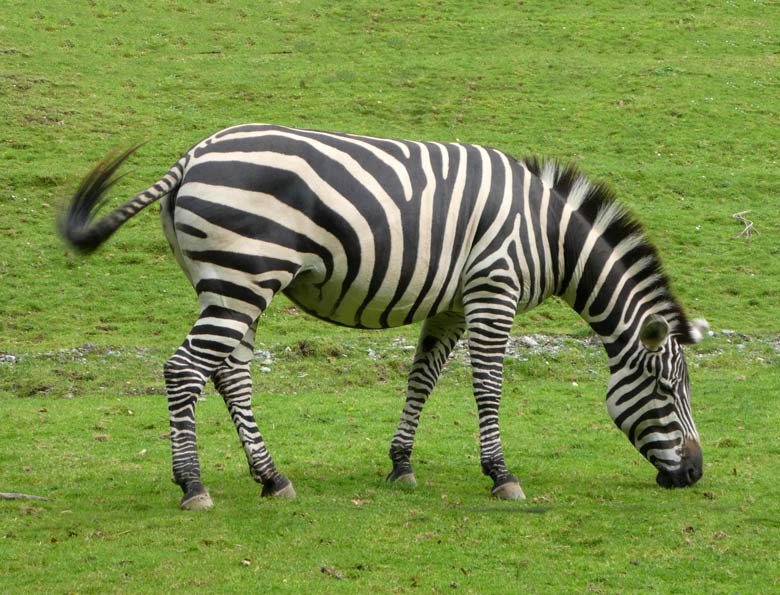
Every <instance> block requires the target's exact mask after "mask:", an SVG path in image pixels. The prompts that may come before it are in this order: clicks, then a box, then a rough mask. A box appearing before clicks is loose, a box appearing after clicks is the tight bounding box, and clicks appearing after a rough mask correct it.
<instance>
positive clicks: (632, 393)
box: [607, 314, 707, 488]
mask: <svg viewBox="0 0 780 595" xmlns="http://www.w3.org/2000/svg"><path fill="white" fill-rule="evenodd" d="M684 326H685V331H684V332H682V333H680V332H671V331H670V325H669V322H668V321H667V320H666V319H665V318H664V317H663V316H659V315H657V314H651V315H649V316H647V317H646V318H645V319H644V320H643V322H642V323H641V325H640V328H639V331H638V335H637V339H636V340H635V342H634V345H633V350H629V355H628V357H626V358H621V360H622V363H621V365H619V366H618V365H614V366H613V367H612V369H611V372H612V375H611V378H610V382H609V388H608V389H607V409H608V410H609V413H610V415H611V416H612V419H613V420H614V421H615V424H616V425H617V426H618V427H619V428H620V429H621V430H623V432H624V433H625V434H626V435H627V436H628V439H629V440H630V441H631V443H632V444H633V445H634V446H635V447H636V449H637V450H638V451H639V452H640V453H641V454H642V455H643V456H644V457H645V458H646V459H647V460H648V461H650V463H652V464H653V465H654V466H655V467H656V469H658V475H657V476H656V482H657V483H658V485H660V486H662V487H665V488H672V487H685V486H689V485H693V484H694V483H696V482H697V481H698V480H699V479H700V478H701V476H702V452H701V446H700V444H699V435H698V432H697V431H696V426H695V425H694V423H693V417H692V415H691V403H690V383H689V381H688V367H687V365H686V363H685V357H684V355H683V350H682V344H684V343H695V342H698V341H699V340H701V338H702V336H703V334H704V332H705V331H706V329H707V323H706V321H704V320H697V321H694V322H692V323H687V322H686V323H684Z"/></svg>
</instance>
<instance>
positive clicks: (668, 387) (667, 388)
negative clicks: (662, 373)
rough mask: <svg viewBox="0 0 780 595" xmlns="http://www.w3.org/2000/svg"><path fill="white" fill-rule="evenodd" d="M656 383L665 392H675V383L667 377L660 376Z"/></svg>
mask: <svg viewBox="0 0 780 595" xmlns="http://www.w3.org/2000/svg"><path fill="white" fill-rule="evenodd" d="M656 385H657V386H658V388H659V389H660V390H661V392H663V393H667V394H674V385H673V384H672V383H671V382H669V381H668V380H667V379H666V378H659V379H658V381H657V382H656Z"/></svg>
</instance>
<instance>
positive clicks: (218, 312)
mask: <svg viewBox="0 0 780 595" xmlns="http://www.w3.org/2000/svg"><path fill="white" fill-rule="evenodd" d="M257 315H259V312H258V313H257V314H256V315H254V316H251V315H248V314H246V313H242V312H237V311H235V310H229V309H226V308H223V307H219V306H209V307H206V308H205V309H204V310H203V311H202V312H201V315H200V318H199V319H198V321H197V322H196V323H195V325H194V326H193V327H192V330H191V331H190V334H189V335H187V338H186V339H185V340H184V343H182V346H181V347H179V349H178V350H177V351H176V353H175V354H174V355H173V356H172V357H171V358H170V359H169V360H168V361H167V362H165V366H164V375H165V390H166V393H167V395H168V415H169V418H170V424H171V455H172V466H173V481H174V483H176V484H178V485H179V486H180V487H181V489H182V491H183V492H184V496H183V497H182V499H181V508H182V509H185V510H204V509H207V508H210V507H211V506H212V505H213V502H212V500H211V496H210V495H209V493H208V490H207V489H206V488H205V487H204V485H203V483H202V482H201V476H200V463H199V461H198V449H197V440H196V434H195V405H196V403H197V401H198V397H199V396H200V394H201V391H202V389H203V386H204V384H205V383H206V380H207V379H208V378H209V377H211V375H212V374H213V373H214V371H215V370H216V369H217V368H218V367H219V366H220V364H222V363H223V362H224V360H225V359H226V358H227V356H229V355H230V354H231V353H232V352H233V351H234V350H235V348H236V347H237V346H238V345H239V343H240V341H241V339H242V338H243V337H244V336H245V335H246V333H247V331H248V330H249V328H250V327H251V326H252V324H253V322H254V320H255V319H256V318H257Z"/></svg>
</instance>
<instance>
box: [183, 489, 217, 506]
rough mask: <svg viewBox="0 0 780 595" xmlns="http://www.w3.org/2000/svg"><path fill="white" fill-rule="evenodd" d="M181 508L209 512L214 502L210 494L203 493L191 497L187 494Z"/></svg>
mask: <svg viewBox="0 0 780 595" xmlns="http://www.w3.org/2000/svg"><path fill="white" fill-rule="evenodd" d="M179 506H180V508H181V509H182V510H208V509H209V508H211V507H212V506H214V502H213V501H212V499H211V496H209V493H208V492H201V493H199V494H194V495H189V496H188V495H187V494H185V495H184V497H183V498H182V499H181V504H180V505H179Z"/></svg>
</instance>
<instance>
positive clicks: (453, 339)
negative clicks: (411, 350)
mask: <svg viewBox="0 0 780 595" xmlns="http://www.w3.org/2000/svg"><path fill="white" fill-rule="evenodd" d="M464 329H465V321H464V319H463V314H461V313H456V312H444V313H442V314H438V315H437V316H434V317H432V318H429V319H427V320H426V321H425V322H424V323H423V326H422V331H421V332H420V338H419V340H418V342H417V351H416V353H415V356H414V363H413V364H412V368H411V370H410V371H409V380H408V388H407V393H406V402H405V404H404V408H403V411H402V412H401V420H400V421H399V422H398V429H397V430H396V432H395V435H394V436H393V440H392V441H391V443H390V459H391V460H392V462H393V470H392V471H391V472H390V474H389V475H388V476H387V481H391V482H397V483H408V484H411V485H416V483H417V480H416V478H415V476H414V470H413V469H412V463H411V456H412V448H413V446H414V435H415V433H416V432H417V426H418V424H419V422H420V414H421V413H422V409H423V406H424V405H425V402H426V401H427V400H428V397H429V396H430V394H431V391H432V390H433V387H434V386H435V385H436V381H437V380H438V378H439V374H440V373H441V370H442V367H443V366H444V364H445V363H446V362H447V358H448V357H449V354H450V352H451V351H452V348H453V347H455V345H456V344H457V342H458V339H460V337H461V336H462V335H463V331H464Z"/></svg>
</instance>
